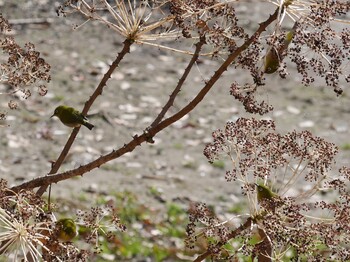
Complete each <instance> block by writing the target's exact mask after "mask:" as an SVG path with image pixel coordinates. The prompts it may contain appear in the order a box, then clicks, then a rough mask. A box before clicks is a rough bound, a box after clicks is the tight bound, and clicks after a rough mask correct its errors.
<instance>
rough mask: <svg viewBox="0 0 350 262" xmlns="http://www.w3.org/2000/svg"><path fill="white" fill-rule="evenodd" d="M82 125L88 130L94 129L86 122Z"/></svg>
mask: <svg viewBox="0 0 350 262" xmlns="http://www.w3.org/2000/svg"><path fill="white" fill-rule="evenodd" d="M83 125H84V126H86V127H87V128H89V129H90V130H91V129H93V128H94V127H95V126H94V125H93V124H90V123H89V122H86V121H84V124H83Z"/></svg>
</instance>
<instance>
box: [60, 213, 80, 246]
mask: <svg viewBox="0 0 350 262" xmlns="http://www.w3.org/2000/svg"><path fill="white" fill-rule="evenodd" d="M56 230H57V231H56V232H57V238H58V239H59V240H61V241H63V242H69V241H71V240H72V239H73V238H74V237H75V236H76V235H77V226H76V224H75V222H74V220H73V219H71V218H62V219H60V220H58V221H57V222H56Z"/></svg>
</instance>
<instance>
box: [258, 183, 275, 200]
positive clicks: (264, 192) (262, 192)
mask: <svg viewBox="0 0 350 262" xmlns="http://www.w3.org/2000/svg"><path fill="white" fill-rule="evenodd" d="M255 185H256V188H257V191H258V193H257V197H258V202H259V203H261V202H263V201H264V200H266V199H268V200H272V199H273V198H277V194H275V193H273V192H272V191H271V190H270V189H269V188H268V187H267V186H264V185H262V184H255Z"/></svg>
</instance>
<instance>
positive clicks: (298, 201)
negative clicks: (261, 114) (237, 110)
mask: <svg viewBox="0 0 350 262" xmlns="http://www.w3.org/2000/svg"><path fill="white" fill-rule="evenodd" d="M336 153H337V148H336V147H335V145H334V144H332V143H329V142H327V141H325V140H324V139H322V138H319V137H315V136H313V135H312V134H311V133H310V132H307V131H302V132H296V131H293V132H290V133H287V134H285V135H281V134H279V133H277V132H276V131H275V126H274V122H273V121H268V120H256V119H245V118H240V119H238V120H237V121H236V122H235V123H233V122H228V123H227V125H226V127H225V129H224V130H217V131H215V132H213V142H212V143H210V144H208V145H207V146H206V148H205V150H204V154H205V156H206V157H207V158H208V160H209V162H212V161H214V160H216V159H222V158H228V159H229V160H230V161H231V163H232V169H230V170H228V171H226V176H225V177H226V180H227V181H228V182H230V183H232V185H233V186H235V187H241V189H242V194H243V195H244V196H245V198H246V201H244V200H242V201H244V202H246V203H247V204H248V205H247V208H248V209H249V216H248V218H247V220H246V222H245V223H244V224H243V225H241V226H240V227H238V228H230V227H229V226H228V224H229V223H227V222H228V221H223V222H222V221H220V220H219V219H218V218H216V217H215V216H214V217H213V214H212V213H211V214H210V215H209V214H208V212H207V211H206V212H204V211H203V210H204V209H203V205H197V206H196V208H195V209H194V210H190V224H189V226H188V230H187V233H188V241H189V242H188V243H191V245H192V246H193V243H194V241H195V239H196V237H198V236H199V235H200V236H205V237H206V239H208V241H209V242H210V246H209V252H208V254H211V255H214V254H215V256H217V257H221V258H223V257H224V258H225V259H227V258H228V257H230V256H233V257H234V256H235V255H237V253H240V254H243V255H244V254H245V255H248V254H249V255H252V254H256V255H259V254H260V255H261V254H263V252H264V251H263V250H266V249H265V248H264V247H266V245H270V246H271V247H272V249H271V252H269V253H268V254H266V253H264V254H265V255H268V256H271V257H273V258H274V259H282V258H288V256H289V258H292V257H296V256H299V257H305V258H307V259H308V261H320V260H327V259H339V260H342V261H344V260H347V259H349V258H350V252H349V251H348V250H349V246H348V243H350V242H349V241H350V235H349V233H350V227H349V220H350V212H349V210H350V201H349V200H350V195H349V193H348V192H347V190H346V188H347V186H348V185H349V180H350V176H349V173H350V172H349V168H345V167H344V168H342V169H341V170H340V172H339V175H338V176H336V177H334V175H331V174H330V171H331V168H332V165H333V163H334V157H335V155H336ZM258 190H261V192H259V191H258ZM264 190H265V192H267V193H265V194H264V192H263V191H264ZM332 191H333V192H335V193H337V194H338V197H337V198H336V199H335V200H334V201H329V200H327V198H325V199H324V200H321V201H320V199H322V196H323V195H324V193H326V195H329V194H331V192H332ZM321 193H322V194H321ZM245 211H246V210H242V212H245ZM199 225H201V226H202V229H201V230H199V228H198V226H199ZM210 229H211V231H210V232H212V233H213V235H211V236H210V238H209V236H208V234H207V232H208V230H210ZM213 229H215V230H213ZM198 232H204V234H203V233H202V234H199V233H198ZM257 232H259V233H257ZM257 234H258V235H259V236H260V237H261V236H262V235H265V237H263V238H262V239H261V242H259V241H258V242H256V241H255V242H254V241H253V242H251V241H249V240H250V239H252V238H255V237H256V235H257ZM242 237H243V238H242ZM242 239H245V241H242ZM267 239H268V241H267ZM213 241H214V243H213ZM233 243H235V244H233ZM259 243H264V244H262V245H259ZM223 245H226V246H225V248H226V249H225V250H226V251H225V252H223V249H221V247H222V246H223ZM228 249H229V250H231V253H230V252H229V253H230V254H227V250H228ZM287 253H288V254H287Z"/></svg>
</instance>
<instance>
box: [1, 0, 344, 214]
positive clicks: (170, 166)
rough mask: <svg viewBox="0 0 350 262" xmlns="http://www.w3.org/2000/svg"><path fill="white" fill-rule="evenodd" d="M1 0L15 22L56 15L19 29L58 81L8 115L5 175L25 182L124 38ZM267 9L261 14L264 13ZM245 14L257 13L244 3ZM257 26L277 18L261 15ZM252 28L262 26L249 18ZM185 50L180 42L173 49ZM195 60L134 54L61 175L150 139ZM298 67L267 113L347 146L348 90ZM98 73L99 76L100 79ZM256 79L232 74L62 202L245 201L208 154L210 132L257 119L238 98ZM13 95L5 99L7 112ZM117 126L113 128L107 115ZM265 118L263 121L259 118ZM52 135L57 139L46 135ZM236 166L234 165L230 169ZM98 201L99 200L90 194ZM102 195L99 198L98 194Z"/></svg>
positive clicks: (40, 167)
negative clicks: (306, 78) (238, 88)
mask: <svg viewBox="0 0 350 262" xmlns="http://www.w3.org/2000/svg"><path fill="white" fill-rule="evenodd" d="M30 3H31V2H28V1H18V2H17V1H14V2H12V1H0V10H1V12H2V13H3V15H4V16H5V17H6V18H8V19H17V18H23V17H24V18H30V17H51V18H53V19H54V20H53V23H51V24H50V25H49V26H42V25H25V26H16V27H15V32H16V34H15V37H16V39H17V40H18V41H19V42H20V43H24V42H28V41H30V42H33V43H34V44H35V46H36V48H37V49H38V50H39V51H41V53H42V55H43V57H44V58H45V59H46V60H47V61H48V62H49V63H50V64H51V66H52V81H51V82H50V84H49V92H48V95H47V96H45V97H43V98H42V97H39V95H38V94H33V96H32V97H30V98H29V99H28V100H25V101H22V102H20V108H19V109H18V110H16V111H9V112H8V119H7V121H6V124H9V125H10V126H9V127H7V128H1V129H0V132H1V152H0V172H1V177H2V178H6V179H8V180H9V181H10V183H11V185H18V184H20V183H21V182H23V181H26V180H29V179H32V178H35V177H39V176H43V175H45V174H46V173H47V172H48V171H49V169H50V162H49V161H50V160H55V159H56V158H57V156H58V155H59V153H60V151H61V149H62V148H63V146H64V144H65V142H66V140H67V138H68V136H69V133H70V129H69V128H67V127H65V126H63V125H62V124H61V123H59V121H57V119H50V118H49V117H50V116H51V114H52V113H53V110H54V108H55V107H56V106H57V105H59V104H62V103H64V104H67V105H71V106H74V107H76V108H79V109H81V108H82V107H83V104H84V102H85V101H86V100H87V99H88V97H89V95H90V94H92V92H93V90H94V88H95V87H96V86H97V84H98V82H99V80H100V78H101V76H102V73H104V72H105V71H106V70H107V68H108V63H111V61H112V60H113V59H114V58H115V56H116V54H117V52H119V51H120V50H121V42H122V39H121V38H120V37H119V36H118V35H116V34H115V33H114V32H113V31H111V30H108V29H107V28H105V27H103V26H102V25H100V24H98V23H90V24H88V25H87V26H83V27H82V28H80V29H79V30H75V31H73V30H72V27H71V25H72V24H73V20H72V19H73V18H72V17H68V18H58V17H57V16H56V15H55V8H56V6H55V2H54V1H50V2H48V1H37V2H36V4H35V5H32V4H30ZM255 8H256V11H257V12H259V10H262V9H259V8H258V7H255ZM239 10H240V12H241V14H246V15H247V16H249V12H248V10H250V12H251V9H247V8H245V7H244V6H242V7H240V9H239ZM257 14H258V15H259V16H257V17H256V18H255V19H258V18H259V17H264V18H265V17H267V15H268V14H260V13H257ZM243 22H244V23H246V25H247V26H253V25H254V24H253V23H252V24H250V23H249V20H244V21H243ZM173 44H174V45H180V44H181V43H173ZM189 59H190V57H189V56H185V55H181V54H174V53H171V52H169V51H164V50H158V49H156V48H150V47H146V46H136V45H134V46H133V47H132V50H131V53H130V54H128V55H127V57H126V59H125V60H124V61H123V62H122V63H121V65H120V68H119V69H118V70H117V71H116V72H115V73H114V75H113V77H112V79H111V80H110V81H109V82H108V86H107V87H106V88H105V89H104V92H103V95H102V96H101V97H99V98H98V99H97V101H96V102H95V104H94V105H93V107H92V108H91V111H90V112H91V113H92V114H95V115H94V116H92V117H91V118H90V121H91V122H92V123H93V124H94V125H95V126H96V128H95V129H93V130H92V131H89V130H88V129H86V128H82V129H81V131H80V133H79V135H78V138H77V139H76V141H75V143H74V146H73V148H72V150H71V152H70V154H69V157H68V159H67V160H66V162H65V164H64V165H63V166H62V167H61V169H60V172H62V171H66V170H70V169H72V168H76V167H78V166H79V165H82V164H85V163H88V162H89V161H90V160H93V159H95V158H97V157H98V156H99V155H102V154H105V153H108V152H110V151H111V150H112V149H118V148H119V147H121V146H122V145H123V144H124V143H127V142H128V141H130V140H131V138H132V136H133V135H134V134H141V133H142V131H143V129H144V128H145V127H147V126H148V125H149V124H150V123H151V122H152V120H153V119H154V118H155V117H156V115H157V114H158V112H159V111H160V110H161V108H162V105H163V104H164V103H165V102H166V101H167V98H168V96H169V94H170V93H171V91H172V89H173V88H174V86H175V85H176V83H177V80H178V78H179V77H180V76H181V73H182V71H183V69H184V68H185V66H186V65H187V63H188V61H189ZM217 67H218V61H215V60H211V59H209V58H202V59H201V63H199V64H198V67H197V68H195V69H194V70H193V72H192V74H191V76H190V77H189V79H188V81H187V82H186V84H185V86H184V88H183V90H182V91H181V93H180V95H179V96H178V97H177V99H176V101H175V105H174V107H172V108H171V110H170V113H175V112H176V111H177V110H178V109H180V108H181V107H182V106H183V105H185V104H186V103H187V102H188V101H189V100H190V99H191V98H192V97H193V96H194V95H195V94H196V92H198V90H200V88H201V87H202V86H203V79H204V78H205V77H207V76H209V75H211V74H212V73H213V72H214V70H215V69H216V68H217ZM293 71H294V70H292V74H291V75H290V76H289V77H288V79H287V80H281V79H279V77H278V76H277V75H271V76H268V81H267V82H268V85H267V86H266V87H264V88H262V89H261V91H259V97H260V98H261V99H266V100H267V101H268V102H269V103H270V104H272V105H273V106H274V108H275V110H274V111H273V112H272V113H270V114H267V115H266V116H264V117H265V118H271V119H274V120H275V121H276V125H277V130H278V131H280V132H282V133H284V132H286V131H288V130H292V129H296V130H298V131H301V130H304V129H309V130H310V131H312V132H313V133H314V134H316V135H318V136H321V137H323V138H325V139H326V140H328V141H330V142H334V143H336V144H337V145H338V146H343V145H346V144H347V143H350V139H349V121H348V120H349V112H350V103H349V102H350V99H349V90H348V88H347V87H345V86H344V89H345V92H344V95H342V96H341V97H336V95H335V94H334V93H333V91H332V90H331V89H329V88H326V87H325V86H323V85H319V86H316V87H303V86H301V84H300V83H299V82H298V80H299V78H300V77H299V76H298V75H296V74H295V73H294V72H293ZM94 73H97V74H98V75H97V76H96V75H95V74H94ZM247 79H249V76H248V75H245V74H241V73H238V72H236V71H234V70H233V69H231V70H228V71H227V72H226V73H225V74H224V77H223V78H222V79H221V80H220V81H219V83H217V84H216V85H215V87H214V88H213V89H212V90H211V92H210V93H209V94H208V95H207V97H206V98H205V99H204V100H203V102H202V103H201V104H200V105H199V106H198V107H197V108H196V109H195V110H193V111H192V112H191V113H190V114H189V115H188V116H186V117H185V118H183V119H181V121H179V122H178V123H176V124H175V125H173V126H171V127H169V128H167V129H166V130H164V131H163V132H161V133H160V134H158V135H157V136H156V137H155V141H156V143H155V144H153V145H151V144H143V145H142V146H141V147H138V148H137V149H136V150H135V151H134V152H132V153H130V154H127V155H124V156H122V157H121V158H119V159H117V160H114V161H111V162H109V163H107V164H106V165H104V166H101V168H99V169H95V170H93V171H91V172H89V173H87V174H85V175H84V176H83V177H79V178H76V179H72V180H70V181H65V182H62V183H59V184H57V185H54V186H53V196H55V197H59V196H63V197H65V198H70V197H71V196H79V194H81V193H82V192H98V193H106V194H108V193H109V192H111V191H122V190H126V189H127V190H130V191H132V192H134V193H136V194H137V195H139V196H140V199H141V200H144V201H145V202H148V203H149V204H152V205H163V204H162V203H160V202H159V199H156V198H154V196H152V194H150V188H154V189H157V190H159V192H162V194H161V196H162V198H163V200H165V201H172V200H176V199H177V200H179V199H180V200H186V202H187V199H191V200H195V201H203V202H207V203H209V204H214V203H215V204H216V205H217V207H218V208H219V207H225V206H226V207H227V206H232V204H234V203H236V202H237V201H239V196H240V194H239V191H240V189H239V186H238V185H237V184H234V183H227V182H226V181H225V179H224V175H225V169H220V168H215V167H213V166H211V165H210V164H209V163H208V162H207V160H206V158H205V157H204V156H203V154H202V151H203V149H204V146H205V144H206V143H207V142H210V141H211V138H210V137H211V132H212V131H213V130H215V129H217V128H223V127H224V125H225V123H226V121H228V120H236V119H237V118H238V117H240V116H249V115H248V114H246V113H245V112H244V109H243V107H242V106H241V105H240V104H239V103H238V102H237V101H235V100H234V99H233V98H232V97H231V96H230V95H228V93H229V88H228V87H229V86H230V83H231V81H232V80H235V81H242V82H243V81H245V80H247ZM7 101H8V100H7V98H6V97H2V98H1V106H2V107H3V108H4V107H6V103H7ZM103 116H104V117H106V118H107V119H108V120H109V121H106V120H105V119H104V117H103ZM256 117H257V118H260V117H259V116H256ZM45 132H48V133H50V134H52V140H46V139H43V138H42V136H41V134H42V133H45ZM348 164H349V151H344V150H341V152H340V154H339V155H338V158H337V167H340V166H342V165H348ZM227 167H228V168H229V166H227ZM88 194H90V193H88ZM92 194H93V193H92Z"/></svg>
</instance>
